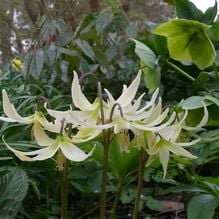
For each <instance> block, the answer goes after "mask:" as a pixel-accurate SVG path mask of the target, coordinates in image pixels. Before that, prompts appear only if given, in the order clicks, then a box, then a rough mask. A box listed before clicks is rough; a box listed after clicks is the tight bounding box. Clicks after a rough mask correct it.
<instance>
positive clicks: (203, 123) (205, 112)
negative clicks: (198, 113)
mask: <svg viewBox="0 0 219 219" xmlns="http://www.w3.org/2000/svg"><path fill="white" fill-rule="evenodd" d="M202 104H203V107H204V116H203V117H202V120H201V121H200V123H199V124H198V125H197V126H195V127H191V126H183V129H185V130H188V131H199V130H201V129H202V127H203V126H205V125H206V123H207V122H208V109H207V107H206V105H205V103H204V102H202Z"/></svg>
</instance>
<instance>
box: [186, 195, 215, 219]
mask: <svg viewBox="0 0 219 219" xmlns="http://www.w3.org/2000/svg"><path fill="white" fill-rule="evenodd" d="M218 205H219V200H218V199H217V198H216V197H214V196H212V195H210V194H201V195H197V196H194V197H193V198H192V199H191V200H190V201H189V203H188V207H187V215H188V219H212V218H213V216H214V213H215V209H216V207H218Z"/></svg>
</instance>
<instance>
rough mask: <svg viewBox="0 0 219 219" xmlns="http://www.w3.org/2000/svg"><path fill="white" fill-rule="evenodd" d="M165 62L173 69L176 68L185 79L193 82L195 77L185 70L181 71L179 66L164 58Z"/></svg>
mask: <svg viewBox="0 0 219 219" xmlns="http://www.w3.org/2000/svg"><path fill="white" fill-rule="evenodd" d="M166 63H167V64H168V65H169V66H171V67H172V68H174V69H175V70H177V71H178V72H179V73H180V74H182V75H183V76H184V77H186V78H187V79H189V80H190V81H192V82H195V78H193V77H192V76H191V75H189V74H188V73H187V72H185V71H183V70H182V69H181V68H179V67H178V66H177V65H175V64H173V63H172V62H170V61H168V60H166Z"/></svg>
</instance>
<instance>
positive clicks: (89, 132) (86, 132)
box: [72, 128, 102, 143]
mask: <svg viewBox="0 0 219 219" xmlns="http://www.w3.org/2000/svg"><path fill="white" fill-rule="evenodd" d="M101 132H102V130H101V129H93V128H79V131H78V132H77V134H76V135H75V136H74V137H73V138H72V142H74V143H82V142H87V141H90V140H92V139H94V138H96V137H97V136H98V135H99V134H100V133H101Z"/></svg>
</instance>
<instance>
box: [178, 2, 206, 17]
mask: <svg viewBox="0 0 219 219" xmlns="http://www.w3.org/2000/svg"><path fill="white" fill-rule="evenodd" d="M174 3H175V7H176V14H177V16H178V18H183V19H188V20H198V21H200V20H201V19H202V16H203V13H202V11H201V10H199V9H198V8H197V7H196V6H195V4H193V3H192V2H190V1H188V0H174Z"/></svg>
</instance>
